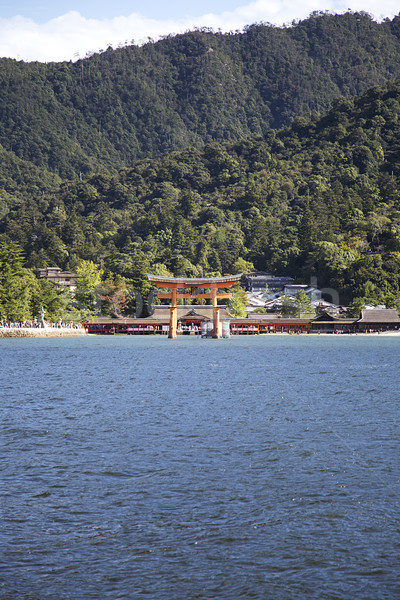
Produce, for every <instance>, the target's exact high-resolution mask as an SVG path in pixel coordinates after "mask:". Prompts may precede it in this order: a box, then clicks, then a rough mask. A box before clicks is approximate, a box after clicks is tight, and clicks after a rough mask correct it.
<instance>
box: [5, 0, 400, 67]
mask: <svg viewBox="0 0 400 600" xmlns="http://www.w3.org/2000/svg"><path fill="white" fill-rule="evenodd" d="M349 7H351V9H352V10H355V11H357V10H363V11H365V12H369V13H370V14H372V15H374V16H375V17H377V18H382V17H385V16H388V17H392V16H393V15H395V14H398V12H399V5H398V0H382V2H381V3H380V4H379V8H377V4H376V1H375V0H351V1H350V3H349V2H346V0H343V1H342V0H326V1H325V2H324V8H323V10H329V11H331V12H344V11H346V10H347V9H348V8H349ZM314 10H321V0H303V2H301V4H300V3H299V2H298V0H256V1H254V2H251V3H249V4H244V5H243V6H241V7H239V8H237V9H236V10H233V11H231V12H224V13H222V14H219V15H218V14H205V15H203V16H201V17H185V18H183V19H181V20H176V19H170V20H160V21H158V20H155V19H149V18H147V17H144V16H143V15H140V14H138V13H134V14H132V15H130V16H128V17H115V18H113V19H103V20H98V19H86V18H84V17H82V15H80V14H79V13H78V12H75V11H71V12H69V13H67V14H65V15H63V16H60V17H58V18H57V19H52V20H51V21H48V22H47V23H44V24H37V23H35V22H34V21H32V20H31V19H26V18H24V17H14V18H11V19H0V33H1V36H0V56H7V57H10V58H16V59H18V60H25V61H32V60H39V61H42V62H49V61H61V60H74V59H76V58H78V56H80V57H81V58H83V57H84V56H85V55H86V54H87V53H88V52H97V51H99V50H100V49H105V48H107V47H108V46H109V45H111V46H113V47H116V46H117V45H118V44H124V43H128V44H130V43H131V41H132V40H135V43H143V42H144V41H146V40H147V38H148V37H150V38H152V39H157V38H159V37H160V36H162V35H167V34H170V33H180V32H183V31H186V30H188V29H192V28H193V27H203V26H204V27H211V28H213V29H215V30H218V29H221V30H222V31H235V30H237V29H241V28H242V27H243V26H244V25H246V24H251V23H255V22H259V21H266V22H270V23H274V24H277V25H281V24H283V23H290V22H291V21H292V20H294V19H299V18H306V17H307V16H308V15H309V14H310V13H311V12H312V11H314ZM378 10H379V14H376V12H377V11H378Z"/></svg>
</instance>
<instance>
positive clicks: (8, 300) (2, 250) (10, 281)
mask: <svg viewBox="0 0 400 600" xmlns="http://www.w3.org/2000/svg"><path fill="white" fill-rule="evenodd" d="M23 264H24V258H23V253H22V249H21V247H20V246H19V244H17V243H16V242H9V243H6V242H2V243H0V317H1V319H4V320H10V321H25V320H26V319H31V318H32V307H31V298H32V290H33V288H34V286H35V285H36V278H35V276H34V274H33V272H32V271H30V270H29V269H25V268H24V266H23Z"/></svg>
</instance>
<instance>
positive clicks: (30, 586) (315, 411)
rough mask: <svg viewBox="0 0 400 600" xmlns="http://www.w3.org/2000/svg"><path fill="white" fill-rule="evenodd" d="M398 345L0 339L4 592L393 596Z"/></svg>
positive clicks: (399, 472)
mask: <svg viewBox="0 0 400 600" xmlns="http://www.w3.org/2000/svg"><path fill="white" fill-rule="evenodd" d="M399 348H400V339H398V338H383V337H381V338H379V337H374V338H371V337H369V338H364V337H362V336H350V337H346V336H326V337H325V336H320V337H319V336H316V337H311V336H286V337H284V336H266V337H259V338H253V337H252V338H246V337H236V338H233V339H231V340H219V341H217V340H201V339H198V338H182V339H178V340H177V341H171V340H167V339H166V338H165V337H163V338H156V337H109V338H104V337H101V338H99V337H94V338H93V337H91V338H87V339H86V338H85V339H45V340H40V339H24V340H0V361H1V392H2V400H1V402H0V440H1V463H0V465H1V487H0V502H1V504H0V508H1V517H2V525H1V530H0V552H1V570H0V598H2V599H3V600H5V599H7V600H25V599H26V600H44V599H52V600H69V599H71V600H78V599H79V600H81V599H84V600H87V599H96V600H103V599H105V598H111V599H113V600H114V599H119V598H123V599H136V598H137V599H140V598H148V599H152V600H153V599H154V600H175V599H176V600H186V599H201V600H205V599H207V600H220V599H223V600H237V599H242V598H246V599H247V598H255V599H273V600H276V599H279V600H290V599H296V600H298V599H307V600H310V599H318V600H322V599H323V600H326V599H340V600H342V599H343V600H349V599H353V598H354V599H357V600H378V599H388V600H395V599H396V598H400V583H399V581H400V535H399V507H400V485H399V480H400V468H399V392H400V372H399Z"/></svg>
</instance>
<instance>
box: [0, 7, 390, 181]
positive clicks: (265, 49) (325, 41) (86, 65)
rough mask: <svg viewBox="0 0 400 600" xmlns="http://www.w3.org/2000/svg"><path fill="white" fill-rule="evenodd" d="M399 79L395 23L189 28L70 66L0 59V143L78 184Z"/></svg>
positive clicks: (356, 16) (366, 19) (356, 17)
mask: <svg viewBox="0 0 400 600" xmlns="http://www.w3.org/2000/svg"><path fill="white" fill-rule="evenodd" d="M397 78H400V17H395V18H394V19H393V20H392V21H390V20H385V21H384V22H383V23H380V24H378V23H376V22H374V21H373V20H372V19H371V17H370V16H369V15H368V14H366V13H350V12H349V13H347V14H344V15H331V14H327V13H313V14H312V15H311V16H310V17H309V18H308V19H306V20H304V21H300V22H298V23H295V24H293V25H292V26H288V27H276V26H273V25H269V24H256V25H251V26H249V27H247V28H246V29H245V30H244V31H243V32H234V33H231V34H222V33H215V32H212V31H211V30H199V31H192V32H188V33H185V34H183V35H178V36H169V37H166V38H165V39H163V40H160V41H159V42H157V43H154V42H152V41H149V42H148V43H147V44H145V45H144V46H142V47H138V46H135V45H131V46H126V47H122V48H120V49H117V50H112V49H111V48H110V49H108V50H107V51H105V52H100V53H98V54H94V55H92V56H89V57H87V58H85V59H83V60H79V61H77V62H75V63H72V62H64V63H48V64H42V63H37V62H32V63H24V62H17V61H15V60H10V59H1V60H0V99H1V102H0V144H1V145H2V146H3V147H4V149H5V150H8V151H11V152H13V153H15V155H16V156H18V157H19V158H21V159H23V160H27V161H30V162H32V163H34V164H36V165H37V166H40V167H43V168H46V169H47V170H49V171H51V172H54V173H56V174H58V175H60V176H61V177H62V178H64V179H73V178H77V177H78V178H79V177H80V176H81V175H80V174H86V173H90V172H92V171H93V170H94V169H97V168H98V167H99V166H100V167H101V168H102V169H106V170H108V171H113V172H116V171H117V170H119V169H120V168H122V167H123V166H127V167H129V166H133V165H134V164H135V162H136V160H137V159H141V158H148V157H155V156H160V155H161V154H163V153H165V152H171V151H172V152H173V151H181V150H183V149H185V148H191V147H197V148H201V147H203V145H204V144H210V143H211V142H213V141H218V142H223V141H238V140H242V139H246V138H248V137H252V136H255V135H266V134H267V133H268V131H269V130H270V128H281V127H283V126H287V125H288V124H290V122H291V121H292V119H293V118H294V117H297V116H302V117H306V118H309V117H310V116H312V114H314V113H317V114H323V113H324V112H325V111H326V110H327V109H328V107H329V106H330V104H331V102H332V100H333V99H334V98H337V97H340V96H345V97H348V98H350V97H352V96H355V95H359V94H361V93H363V92H365V91H366V90H367V89H368V88H369V87H371V86H374V85H383V84H384V83H386V81H388V80H391V79H397Z"/></svg>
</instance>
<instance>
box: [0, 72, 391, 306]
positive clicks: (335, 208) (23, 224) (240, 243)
mask: <svg viewBox="0 0 400 600" xmlns="http://www.w3.org/2000/svg"><path fill="white" fill-rule="evenodd" d="M399 140H400V83H394V82H390V83H388V84H386V85H384V86H382V87H374V88H371V89H370V90H368V92H367V93H366V94H365V95H363V96H361V97H357V98H354V99H351V98H349V99H345V98H342V99H339V100H337V101H335V103H334V106H333V108H332V109H331V110H330V111H329V112H328V113H327V114H326V115H324V116H322V117H317V116H314V117H313V118H312V119H310V120H306V119H304V118H301V117H298V118H296V119H295V120H294V122H293V123H292V125H291V126H290V127H287V128H283V129H281V130H278V131H275V130H270V131H269V132H267V133H266V134H265V135H264V136H258V137H253V138H248V139H246V140H242V141H237V142H230V143H224V144H220V143H218V142H211V143H208V144H206V145H205V146H204V147H203V148H197V149H196V148H191V149H188V150H185V151H182V152H175V153H169V154H165V155H163V156H161V157H158V158H146V159H143V160H140V161H138V162H137V163H136V164H135V166H134V167H132V168H125V169H122V170H120V171H119V172H118V173H116V174H110V173H107V172H106V171H103V172H97V173H95V174H91V175H88V176H83V177H82V180H78V179H75V180H74V181H63V182H61V181H60V180H58V179H55V176H54V175H53V176H52V175H49V174H47V175H46V174H45V172H43V171H40V170H39V169H38V168H35V167H32V165H28V164H27V163H24V162H23V161H15V162H13V161H12V160H10V156H12V155H11V154H10V153H9V152H6V151H3V152H2V155H1V157H2V164H3V167H4V165H5V164H6V161H7V160H10V162H9V166H8V168H7V169H3V171H4V172H3V181H2V185H3V186H4V189H3V190H2V193H3V196H2V202H3V205H2V206H3V218H2V220H1V221H0V241H5V242H11V241H14V242H18V243H19V244H20V245H21V246H22V247H23V249H24V251H25V255H26V257H27V266H29V267H32V268H36V267H45V266H47V265H57V266H59V267H62V268H66V269H71V270H75V269H76V268H77V265H78V264H79V262H80V261H81V260H82V259H84V260H93V261H94V262H96V263H97V264H99V265H101V266H102V268H103V269H105V271H106V275H109V276H114V275H119V276H122V277H124V278H126V280H127V281H128V282H131V283H132V284H133V285H135V286H139V287H143V286H144V282H145V279H146V278H145V275H144V274H145V273H146V272H149V271H152V272H156V273H160V274H161V273H167V272H171V273H173V274H175V275H186V276H200V275H202V274H204V275H206V274H213V273H218V272H220V273H232V272H237V271H239V270H242V269H246V268H252V266H254V267H255V268H257V269H262V270H271V271H273V272H279V273H282V274H283V273H287V274H290V275H293V276H296V277H297V278H298V281H299V280H301V279H302V280H303V281H304V282H309V281H310V279H309V278H310V276H316V277H317V278H318V283H319V285H320V286H321V287H323V286H329V287H333V288H336V289H339V290H341V293H342V301H344V302H349V301H350V300H351V299H354V298H357V297H359V298H361V299H363V300H364V301H365V300H372V301H375V302H385V303H386V304H387V305H389V306H390V305H393V304H396V303H398V302H399V297H400V296H399V286H400V141H399ZM6 172H7V173H8V174H7V173H6ZM7 211H8V212H7ZM243 261H247V262H246V263H244V262H243ZM250 263H252V265H250Z"/></svg>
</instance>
